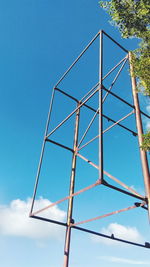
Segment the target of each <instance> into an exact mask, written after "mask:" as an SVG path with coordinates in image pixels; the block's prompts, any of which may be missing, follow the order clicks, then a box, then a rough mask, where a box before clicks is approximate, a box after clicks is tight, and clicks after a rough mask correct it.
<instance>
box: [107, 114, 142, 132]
mask: <svg viewBox="0 0 150 267" xmlns="http://www.w3.org/2000/svg"><path fill="white" fill-rule="evenodd" d="M103 117H104V118H106V119H107V120H108V121H112V122H114V123H116V121H115V120H113V119H111V118H109V117H108V116H106V115H104V114H103ZM117 125H119V126H120V127H122V128H124V129H125V130H127V131H129V132H130V133H132V134H133V135H134V136H137V133H136V132H134V131H133V130H131V129H129V128H128V127H126V126H124V125H123V124H121V123H118V124H117Z"/></svg>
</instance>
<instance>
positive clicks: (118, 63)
mask: <svg viewBox="0 0 150 267" xmlns="http://www.w3.org/2000/svg"><path fill="white" fill-rule="evenodd" d="M127 58H128V56H125V57H124V58H123V59H121V60H120V61H119V62H118V63H117V65H115V66H114V67H113V68H112V69H111V70H110V71H109V72H108V73H107V74H106V75H105V76H104V77H103V80H104V79H106V78H107V77H108V76H109V75H110V74H111V73H112V72H113V71H114V70H115V69H116V68H117V67H118V66H119V65H120V64H121V63H122V62H123V61H125V60H126V59H127Z"/></svg>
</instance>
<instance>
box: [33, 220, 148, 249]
mask: <svg viewBox="0 0 150 267" xmlns="http://www.w3.org/2000/svg"><path fill="white" fill-rule="evenodd" d="M30 218H33V219H37V220H41V221H46V222H50V223H54V224H58V225H61V226H65V227H66V226H67V224H66V223H63V222H60V221H55V220H51V219H47V218H43V217H40V216H32V215H31V216H30ZM71 228H73V229H76V230H79V231H82V232H86V233H89V234H93V235H97V236H101V237H103V238H108V239H111V240H114V241H119V242H123V243H127V244H130V245H135V246H139V247H143V248H150V244H149V242H145V245H144V244H140V243H135V242H131V241H128V240H124V239H120V238H116V237H115V236H114V234H112V235H111V236H109V235H105V234H102V233H99V232H95V231H92V230H89V229H86V228H83V227H79V226H71Z"/></svg>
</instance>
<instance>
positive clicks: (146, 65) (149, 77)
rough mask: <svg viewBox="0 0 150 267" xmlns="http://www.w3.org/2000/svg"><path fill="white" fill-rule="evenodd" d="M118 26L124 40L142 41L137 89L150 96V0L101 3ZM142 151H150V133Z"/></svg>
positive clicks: (137, 54)
mask: <svg viewBox="0 0 150 267" xmlns="http://www.w3.org/2000/svg"><path fill="white" fill-rule="evenodd" d="M99 3H100V6H101V7H102V8H104V9H105V10H106V11H107V12H108V14H109V15H110V16H111V18H112V23H113V25H114V26H117V27H118V28H119V30H120V32H121V35H122V37H123V38H130V37H136V38H139V39H141V43H140V47H139V48H138V49H136V50H134V51H133V57H132V60H133V63H134V73H133V75H134V76H136V77H137V81H138V86H137V89H138V90H139V91H142V92H143V93H144V94H145V95H147V96H150V0H111V1H100V2H99ZM143 140H144V141H143V145H142V149H144V150H150V131H149V132H148V133H147V134H145V135H144V136H143Z"/></svg>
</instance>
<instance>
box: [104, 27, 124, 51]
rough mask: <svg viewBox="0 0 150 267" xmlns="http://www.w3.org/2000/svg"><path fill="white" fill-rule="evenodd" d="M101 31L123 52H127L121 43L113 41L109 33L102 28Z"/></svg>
mask: <svg viewBox="0 0 150 267" xmlns="http://www.w3.org/2000/svg"><path fill="white" fill-rule="evenodd" d="M102 32H103V33H104V34H105V35H106V36H107V37H108V38H109V39H110V40H111V41H113V42H114V43H115V44H116V45H118V46H119V47H120V48H121V49H122V50H123V51H124V52H126V53H128V50H127V49H125V48H124V47H123V46H122V45H120V44H119V43H118V42H117V41H115V40H114V39H113V38H112V37H111V36H110V35H109V34H107V33H106V32H105V31H103V30H102Z"/></svg>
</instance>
